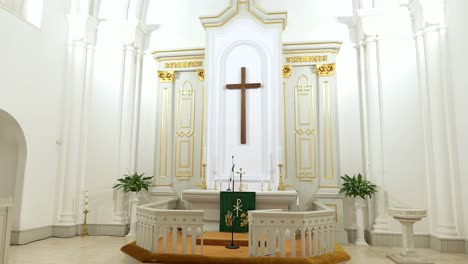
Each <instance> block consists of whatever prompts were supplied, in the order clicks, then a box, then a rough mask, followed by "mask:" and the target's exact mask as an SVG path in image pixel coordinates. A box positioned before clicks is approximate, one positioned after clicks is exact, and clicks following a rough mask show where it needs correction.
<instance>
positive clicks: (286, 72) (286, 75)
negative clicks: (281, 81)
mask: <svg viewBox="0 0 468 264" xmlns="http://www.w3.org/2000/svg"><path fill="white" fill-rule="evenodd" d="M291 73H292V66H291V65H283V78H289V77H290V76H291Z"/></svg>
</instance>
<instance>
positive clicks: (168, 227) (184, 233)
mask: <svg viewBox="0 0 468 264" xmlns="http://www.w3.org/2000/svg"><path fill="white" fill-rule="evenodd" d="M171 201H173V200H170V201H169V202H168V201H163V202H157V203H151V204H147V205H143V206H137V228H136V243H137V245H138V246H140V247H142V248H144V249H146V250H148V251H151V252H154V253H168V245H169V238H172V240H171V244H172V251H171V252H170V253H174V254H175V253H181V254H186V253H187V252H186V251H187V237H188V236H190V237H191V239H190V244H191V246H190V249H191V254H195V253H196V239H197V237H200V239H201V243H200V254H203V232H204V229H203V218H204V211H203V210H171V209H163V208H167V205H168V203H170V202H171ZM175 201H176V202H177V199H175ZM174 208H175V206H174ZM178 230H181V238H180V239H181V244H182V247H181V249H179V250H178V248H177V244H178V243H177V240H178V239H179V238H178ZM171 234H172V237H169V236H170V235H171ZM161 238H162V239H161ZM160 247H161V248H162V249H161V252H159V249H160ZM178 251H179V252H178Z"/></svg>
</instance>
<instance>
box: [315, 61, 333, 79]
mask: <svg viewBox="0 0 468 264" xmlns="http://www.w3.org/2000/svg"><path fill="white" fill-rule="evenodd" d="M316 67H317V75H318V76H320V77H331V76H333V75H334V74H335V63H330V64H322V65H316Z"/></svg>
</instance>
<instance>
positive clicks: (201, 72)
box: [197, 69, 205, 82]
mask: <svg viewBox="0 0 468 264" xmlns="http://www.w3.org/2000/svg"><path fill="white" fill-rule="evenodd" d="M197 75H198V79H199V80H200V81H202V82H203V81H205V70H204V69H198V70H197Z"/></svg>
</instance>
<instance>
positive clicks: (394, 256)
mask: <svg viewBox="0 0 468 264" xmlns="http://www.w3.org/2000/svg"><path fill="white" fill-rule="evenodd" d="M387 257H388V258H389V259H391V260H392V261H393V262H395V263H398V264H413V263H415V264H416V263H417V264H421V263H422V264H434V261H432V260H430V259H428V258H425V257H421V256H418V255H416V254H415V255H412V256H402V255H400V254H398V253H391V254H388V255H387Z"/></svg>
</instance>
